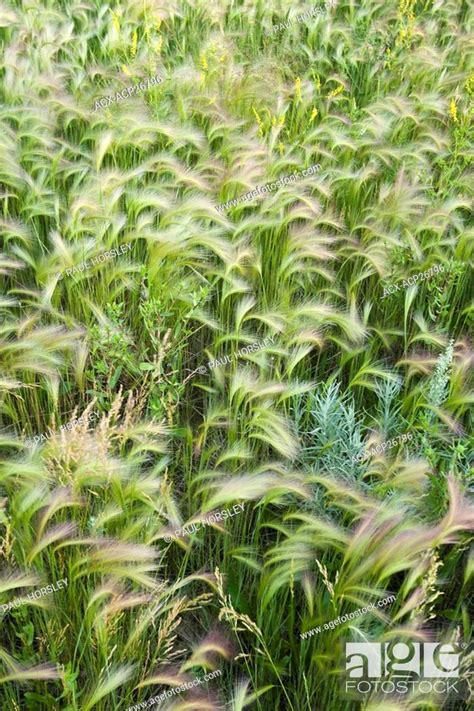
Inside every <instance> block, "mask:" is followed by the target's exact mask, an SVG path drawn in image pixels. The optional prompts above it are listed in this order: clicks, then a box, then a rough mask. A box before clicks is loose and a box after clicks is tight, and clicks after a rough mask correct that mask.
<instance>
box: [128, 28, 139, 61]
mask: <svg viewBox="0 0 474 711" xmlns="http://www.w3.org/2000/svg"><path fill="white" fill-rule="evenodd" d="M137 44H138V34H137V31H136V30H135V32H134V33H133V35H132V46H131V47H130V54H131V55H132V57H134V56H135V55H136V53H137Z"/></svg>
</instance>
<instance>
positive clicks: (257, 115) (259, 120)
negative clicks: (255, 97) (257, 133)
mask: <svg viewBox="0 0 474 711" xmlns="http://www.w3.org/2000/svg"><path fill="white" fill-rule="evenodd" d="M252 111H253V112H254V114H255V118H256V119H257V123H258V125H259V126H260V127H261V126H262V124H263V121H262V119H261V118H260V116H259V114H258V111H256V110H255V108H254V107H253V106H252Z"/></svg>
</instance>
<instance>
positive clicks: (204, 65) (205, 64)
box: [200, 52, 208, 72]
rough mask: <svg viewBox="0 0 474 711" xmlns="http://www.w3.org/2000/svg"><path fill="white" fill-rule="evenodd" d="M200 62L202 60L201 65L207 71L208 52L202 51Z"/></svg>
mask: <svg viewBox="0 0 474 711" xmlns="http://www.w3.org/2000/svg"><path fill="white" fill-rule="evenodd" d="M200 62H201V67H202V69H204V71H205V72H207V70H208V65H207V59H206V53H205V52H201V57H200Z"/></svg>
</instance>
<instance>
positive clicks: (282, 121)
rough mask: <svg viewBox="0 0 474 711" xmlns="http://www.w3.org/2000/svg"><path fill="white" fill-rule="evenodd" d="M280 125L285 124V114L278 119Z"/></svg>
mask: <svg viewBox="0 0 474 711" xmlns="http://www.w3.org/2000/svg"><path fill="white" fill-rule="evenodd" d="M278 125H279V126H284V125H285V114H282V115H281V116H280V118H279V119H278Z"/></svg>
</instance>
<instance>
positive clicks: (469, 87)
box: [464, 71, 474, 97]
mask: <svg viewBox="0 0 474 711" xmlns="http://www.w3.org/2000/svg"><path fill="white" fill-rule="evenodd" d="M464 88H465V89H466V91H467V93H468V94H469V96H470V97H472V96H473V94H474V71H472V72H471V74H470V75H469V78H468V80H467V81H466V83H465V84H464Z"/></svg>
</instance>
